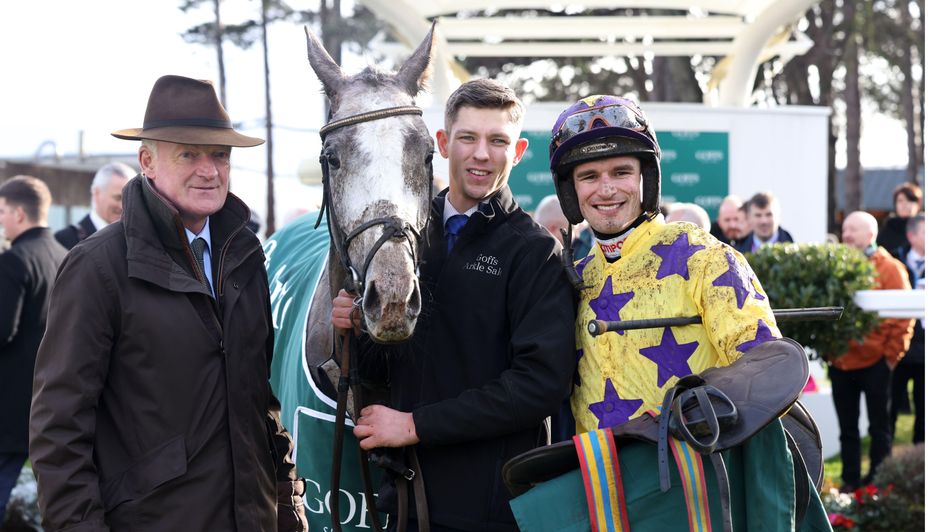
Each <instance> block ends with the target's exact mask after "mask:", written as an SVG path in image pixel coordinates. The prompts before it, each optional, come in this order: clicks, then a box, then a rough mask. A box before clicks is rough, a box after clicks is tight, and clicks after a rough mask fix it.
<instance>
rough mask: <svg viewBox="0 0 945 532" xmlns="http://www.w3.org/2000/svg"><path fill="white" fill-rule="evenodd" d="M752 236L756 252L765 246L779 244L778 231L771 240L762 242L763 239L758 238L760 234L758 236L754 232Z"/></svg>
mask: <svg viewBox="0 0 945 532" xmlns="http://www.w3.org/2000/svg"><path fill="white" fill-rule="evenodd" d="M751 235H752V239H753V240H754V247H753V249H754V250H755V251H757V250H758V248H760V247H761V246H763V245H765V244H777V243H778V232H777V231H775V232H774V233H773V234H772V235H771V238H769V239H768V240H762V239H760V238H758V234H757V233H754V232H753V233H752V234H751Z"/></svg>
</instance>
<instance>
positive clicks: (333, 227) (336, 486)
mask: <svg viewBox="0 0 945 532" xmlns="http://www.w3.org/2000/svg"><path fill="white" fill-rule="evenodd" d="M422 114H423V111H422V110H421V109H420V108H419V107H416V106H412V105H407V106H399V107H389V108H386V109H380V110H377V111H369V112H367V113H360V114H356V115H352V116H348V117H345V118H340V119H338V120H331V119H330V117H329V122H328V123H327V124H326V125H325V126H324V127H322V128H321V130H319V136H321V139H322V152H321V154H320V155H319V157H318V161H319V163H320V164H321V167H322V180H323V183H322V190H323V198H322V207H321V209H320V210H319V213H318V220H317V221H316V222H315V227H316V228H317V227H318V226H319V225H320V224H321V221H322V216H323V215H324V214H325V212H326V210H327V211H328V233H329V236H330V237H331V242H332V244H333V245H334V247H335V251H336V252H337V253H338V257H339V259H340V261H341V264H342V266H343V268H344V271H345V281H344V288H345V290H347V291H348V292H349V293H351V294H354V296H355V308H357V307H360V303H361V300H362V298H363V297H364V288H365V287H364V279H365V278H366V276H367V270H368V268H369V267H370V265H371V261H372V260H374V256H375V255H376V254H377V252H378V250H379V249H380V248H381V246H383V245H384V244H385V243H386V242H388V241H389V240H391V239H396V240H400V239H404V240H406V241H407V242H408V243H409V245H408V249H409V251H410V256H411V258H412V259H413V262H414V265H415V268H416V270H415V273H416V275H417V277H419V276H420V261H419V243H420V231H419V230H418V229H417V228H415V227H414V226H413V225H411V224H410V222H408V221H406V220H403V219H402V218H398V217H396V216H382V217H378V218H372V219H370V220H368V221H366V222H364V223H362V224H361V225H359V226H357V227H355V228H354V229H352V230H351V232H349V233H345V231H344V229H342V228H341V227H340V226H339V224H338V222H337V220H336V219H335V217H334V216H332V211H333V210H334V208H335V206H334V203H333V202H332V195H331V171H330V164H329V157H328V154H326V151H325V137H326V136H327V135H328V134H329V133H331V132H332V131H335V130H337V129H340V128H343V127H346V126H352V125H355V124H360V123H363V122H370V121H374V120H382V119H385V118H390V117H394V116H400V115H422ZM427 178H428V180H427V190H428V195H429V197H428V198H427V205H430V204H431V203H432V200H433V172H432V169H431V171H430V172H429V175H428V176H427ZM378 225H379V226H381V227H382V232H381V236H380V238H378V239H377V241H376V242H375V243H374V246H373V247H371V249H370V251H369V252H368V254H367V256H366V257H365V259H364V264H363V265H362V267H361V268H360V269H359V268H356V267H355V265H354V264H353V262H352V261H351V256H350V255H349V253H348V248H350V247H351V242H352V241H353V240H354V239H355V238H356V237H357V236H359V235H360V234H361V233H363V232H365V231H366V230H368V229H370V228H371V227H374V226H378ZM424 225H426V221H424ZM420 229H421V230H422V229H423V228H420ZM352 314H354V309H352ZM352 321H353V320H352ZM353 334H354V333H353V331H351V330H350V329H349V330H346V331H345V332H344V333H343V334H342V337H341V349H340V352H341V360H340V361H338V365H339V367H340V368H341V377H340V378H339V380H338V394H337V398H338V400H337V405H336V411H335V433H334V441H333V444H332V479H331V503H330V513H331V520H332V527H333V529H334V530H335V531H336V532H341V530H342V528H341V520H340V518H339V512H338V501H339V499H340V497H339V494H340V489H341V487H340V486H341V457H342V449H343V445H342V442H343V437H344V424H345V411H346V410H347V405H348V388H349V386H350V387H351V389H352V391H353V392H354V403H355V404H354V410H355V412H359V411H360V409H361V406H362V405H361V399H360V395H361V393H360V378H359V376H358V360H357V355H358V349H357V348H355V349H353V350H352V349H351V343H352V342H353V341H354V338H353ZM332 358H335V356H334V354H333V355H332ZM408 456H410V458H411V465H412V467H413V469H405V471H404V472H403V473H402V474H401V476H402V477H403V478H402V479H400V480H401V481H399V482H398V499H400V500H399V501H398V508H399V510H400V515H399V516H398V521H399V522H398V527H397V528H398V531H402V530H404V526H405V525H406V522H407V517H408V516H407V511H406V504H407V493H406V489H405V486H406V484H405V482H406V481H412V480H414V476H415V475H416V480H417V482H416V486H415V489H414V492H415V496H416V501H417V514H418V519H419V520H420V522H421V524H420V528H421V530H423V531H424V532H426V531H427V530H429V513H428V509H427V506H426V495H425V493H424V492H425V489H424V486H423V480H422V479H423V477H422V474H421V473H420V466H419V462H418V461H417V458H416V452H415V451H414V450H413V449H412V448H411V449H408ZM359 458H360V466H361V480H362V482H363V484H364V488H365V492H366V495H367V496H366V506H367V510H368V514H369V515H370V516H371V528H372V530H374V531H375V532H380V530H381V525H380V520H379V517H378V514H377V509H376V507H375V504H374V488H373V486H372V482H371V475H370V471H369V468H368V460H369V459H368V456H367V453H365V452H364V451H363V450H360V449H359ZM371 460H372V461H375V462H379V463H381V465H383V461H382V460H378V459H377V458H376V457H375V456H372V457H371ZM388 462H389V461H388ZM395 472H396V470H395ZM402 486H403V488H402ZM421 513H422V514H423V515H420V514H421Z"/></svg>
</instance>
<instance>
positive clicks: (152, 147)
mask: <svg viewBox="0 0 945 532" xmlns="http://www.w3.org/2000/svg"><path fill="white" fill-rule="evenodd" d="M141 147H142V148H147V150H148V151H149V152H151V156H152V157H157V151H158V150H157V148H158V143H157V141H156V140H151V139H141Z"/></svg>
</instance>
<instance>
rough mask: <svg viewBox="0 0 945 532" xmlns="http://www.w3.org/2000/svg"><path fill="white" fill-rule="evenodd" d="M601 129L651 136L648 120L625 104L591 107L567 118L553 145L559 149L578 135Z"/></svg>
mask: <svg viewBox="0 0 945 532" xmlns="http://www.w3.org/2000/svg"><path fill="white" fill-rule="evenodd" d="M600 127H617V128H624V129H629V130H631V131H635V132H637V133H642V134H644V136H647V137H648V136H649V135H648V133H647V123H646V118H644V117H643V116H642V113H641V114H638V113H637V112H636V111H635V110H633V109H631V108H630V107H627V106H626V105H623V104H613V105H607V106H604V107H591V108H589V109H587V110H585V111H578V112H576V113H574V114H572V115H571V116H569V117H567V118H565V119H564V121H563V122H562V123H561V124H560V125H559V126H558V128H557V130H556V131H555V133H554V136H553V137H552V138H551V143H552V145H553V146H554V148H555V149H557V148H559V147H560V146H561V145H562V144H564V143H565V142H567V141H568V140H570V139H572V138H574V137H575V136H576V135H579V134H581V133H585V132H587V131H589V130H591V129H597V128H600Z"/></svg>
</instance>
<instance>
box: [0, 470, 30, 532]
mask: <svg viewBox="0 0 945 532" xmlns="http://www.w3.org/2000/svg"><path fill="white" fill-rule="evenodd" d="M25 463H26V453H0V527H2V526H3V519H4V515H6V511H7V502H9V501H10V492H11V491H13V488H14V487H15V486H16V480H17V479H18V478H19V477H20V470H21V469H23V464H25Z"/></svg>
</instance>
